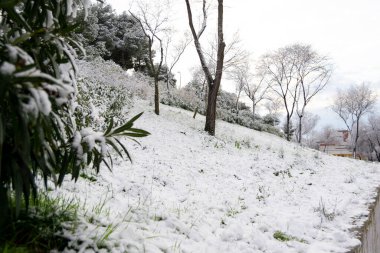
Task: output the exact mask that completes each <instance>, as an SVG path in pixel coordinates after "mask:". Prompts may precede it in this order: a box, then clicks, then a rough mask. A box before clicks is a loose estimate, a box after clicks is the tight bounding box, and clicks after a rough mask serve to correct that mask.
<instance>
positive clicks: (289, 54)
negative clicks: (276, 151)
mask: <svg viewBox="0 0 380 253" xmlns="http://www.w3.org/2000/svg"><path fill="white" fill-rule="evenodd" d="M296 53H297V52H296V51H295V48H294V47H292V46H287V47H284V48H280V49H278V50H277V51H275V52H273V53H269V54H266V55H264V56H263V57H262V58H261V60H260V64H259V67H258V68H259V70H260V72H261V73H263V74H265V76H266V77H265V78H266V81H267V82H268V83H269V85H270V88H271V90H272V91H273V92H274V93H275V94H276V95H278V97H280V98H281V100H282V103H283V107H284V109H285V111H286V120H285V123H284V129H288V130H287V131H286V132H285V135H286V139H287V140H288V141H290V140H291V131H290V129H291V118H292V116H293V114H294V111H295V107H296V104H297V100H298V95H299V85H300V82H299V81H298V80H297V78H296V71H297V54H296Z"/></svg>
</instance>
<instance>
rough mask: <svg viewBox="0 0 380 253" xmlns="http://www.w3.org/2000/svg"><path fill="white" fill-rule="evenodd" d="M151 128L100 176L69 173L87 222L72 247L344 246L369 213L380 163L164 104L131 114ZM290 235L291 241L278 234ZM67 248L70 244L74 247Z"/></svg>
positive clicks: (312, 251) (71, 191)
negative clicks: (208, 123) (212, 123)
mask: <svg viewBox="0 0 380 253" xmlns="http://www.w3.org/2000/svg"><path fill="white" fill-rule="evenodd" d="M140 111H145V113H144V115H143V116H142V118H140V119H139V120H138V122H137V123H136V125H137V127H140V128H142V129H145V130H148V131H149V132H151V133H152V135H151V136H149V137H147V138H144V139H141V140H139V141H140V143H141V146H139V145H137V144H135V143H133V142H127V141H126V142H125V143H127V146H128V148H129V150H130V152H131V154H132V157H133V164H132V165H131V164H130V162H126V161H122V160H121V159H118V160H116V164H115V167H114V169H113V172H112V173H111V172H109V171H108V170H107V169H106V168H105V167H104V168H103V169H102V170H101V173H100V175H98V177H97V181H96V182H90V181H89V180H86V179H80V180H79V181H78V182H77V183H76V184H74V183H73V182H71V181H69V180H68V181H67V182H66V183H65V184H64V186H63V188H61V189H59V190H58V192H57V193H54V194H59V195H64V196H72V197H75V198H77V200H78V201H79V202H80V203H81V204H80V205H81V209H80V212H81V217H82V218H81V222H80V223H79V224H78V225H77V226H76V227H75V228H68V229H67V231H66V232H65V233H66V236H67V237H70V238H71V239H72V240H73V241H72V242H71V245H70V247H69V248H68V249H67V250H66V251H67V252H74V251H77V250H80V251H81V252H93V251H97V252H130V253H133V252H167V253H169V252H197V253H199V252H210V253H211V252H273V253H275V252H278V253H286V252H308V253H321V252H346V251H347V249H349V248H350V247H352V246H355V245H357V244H358V243H359V241H358V240H357V239H355V238H354V236H353V235H352V234H351V233H350V232H349V231H350V229H351V228H352V227H353V225H352V224H353V219H355V220H356V221H357V222H356V225H357V226H359V225H360V224H361V223H362V222H363V221H364V220H365V218H366V215H368V211H367V206H368V203H370V202H371V201H373V198H374V197H375V195H376V187H377V186H379V184H380V166H379V165H378V164H373V163H368V162H363V161H354V160H352V159H345V158H337V157H331V156H327V155H325V154H323V153H320V152H317V151H315V150H310V149H304V148H300V147H299V146H297V145H295V144H292V143H288V142H286V141H285V140H283V139H280V138H278V137H276V136H273V135H270V134H267V133H262V132H256V131H254V130H251V129H247V128H244V127H240V126H237V125H232V124H229V123H225V122H221V121H218V122H217V128H216V132H217V135H216V137H211V136H209V135H208V134H206V133H205V132H203V131H202V129H203V125H204V117H202V116H198V117H197V119H195V120H194V119H193V118H192V113H191V112H187V111H183V110H181V109H177V108H172V107H167V106H163V105H161V115H160V116H156V115H155V114H153V113H152V112H151V111H152V108H151V107H149V106H148V104H147V102H139V103H137V105H136V106H135V107H134V108H133V109H132V112H131V115H135V114H136V113H137V112H140ZM276 231H281V232H280V233H278V232H277V234H286V238H287V239H290V240H288V241H280V240H278V239H275V238H274V234H275V233H276ZM70 249H71V250H70Z"/></svg>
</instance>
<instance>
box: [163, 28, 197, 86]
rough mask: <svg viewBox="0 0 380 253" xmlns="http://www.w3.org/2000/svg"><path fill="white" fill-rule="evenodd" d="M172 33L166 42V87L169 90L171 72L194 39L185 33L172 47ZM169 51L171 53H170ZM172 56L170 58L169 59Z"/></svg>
mask: <svg viewBox="0 0 380 253" xmlns="http://www.w3.org/2000/svg"><path fill="white" fill-rule="evenodd" d="M171 38H172V34H171V33H170V34H168V35H167V40H166V43H165V61H164V62H165V65H166V66H167V73H166V88H167V90H168V92H169V86H170V85H169V81H170V77H169V75H170V73H172V70H173V68H174V66H175V65H176V64H177V63H178V61H179V60H180V58H181V56H182V55H183V53H184V52H185V50H186V48H187V46H188V45H189V44H190V43H191V41H192V39H191V37H190V36H188V35H187V34H185V36H184V38H183V39H182V40H181V41H179V42H178V43H177V44H175V45H174V47H173V48H171V44H172V39H171ZM169 51H170V52H171V53H169ZM168 58H170V59H168Z"/></svg>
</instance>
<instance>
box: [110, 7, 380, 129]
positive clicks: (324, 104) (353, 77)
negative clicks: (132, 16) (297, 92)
mask: <svg viewBox="0 0 380 253" xmlns="http://www.w3.org/2000/svg"><path fill="white" fill-rule="evenodd" d="M209 1H210V0H209ZM130 2H132V1H130V0H123V1H121V0H108V3H110V4H111V5H112V6H113V8H114V9H116V11H117V12H118V13H120V12H122V11H124V10H128V9H129V4H130ZM174 2H175V5H174V17H173V19H174V20H175V27H176V28H177V29H178V30H182V31H181V32H179V33H178V36H181V34H183V30H185V29H188V23H187V16H186V6H185V1H184V0H174ZM210 2H216V0H212V1H210ZM224 6H225V17H224V25H225V37H226V38H228V36H229V35H230V36H231V35H232V34H233V33H234V32H235V31H239V34H240V38H241V40H242V42H243V44H244V46H245V48H246V49H247V50H249V51H250V52H252V54H253V56H254V57H259V56H260V55H262V54H263V53H266V52H268V51H271V50H275V49H277V48H279V47H283V46H286V45H288V44H292V43H295V42H300V43H306V44H311V45H312V47H313V49H314V50H316V51H317V52H319V53H320V54H324V55H328V56H329V57H330V58H331V59H332V62H333V63H334V73H333V76H332V78H331V81H330V83H329V86H328V87H327V89H326V90H325V91H323V92H322V93H321V94H320V95H319V96H317V97H316V98H315V100H314V101H313V104H312V105H311V107H310V109H311V111H312V112H313V113H318V114H320V116H321V118H322V120H321V123H322V125H323V124H326V123H333V124H335V125H337V122H338V119H337V117H336V116H335V115H334V113H333V112H332V111H331V109H328V107H329V105H330V104H331V101H332V99H333V97H334V94H335V93H336V90H337V88H338V87H341V88H344V87H345V86H349V85H351V84H356V83H361V82H363V81H366V82H370V83H372V85H373V87H374V88H375V89H378V90H380V28H379V25H380V0H286V1H285V0H224ZM194 11H196V10H194ZM215 15H216V12H215V11H212V13H211V17H210V20H209V26H208V29H207V30H206V32H209V33H214V30H215V29H212V26H213V25H214V23H215V22H214V21H215ZM198 64H199V60H198V58H197V55H196V51H195V49H194V48H193V47H189V48H188V49H187V52H186V54H185V56H184V57H183V58H182V59H181V61H180V62H179V63H178V65H177V67H176V68H175V72H176V73H178V72H181V77H182V86H183V85H185V84H186V83H187V82H188V81H189V79H190V69H191V68H192V67H194V66H197V65H198ZM178 75H179V74H177V78H178V79H179V77H178ZM225 83H226V84H224V85H223V84H222V87H223V88H224V89H226V90H229V91H233V89H234V88H233V85H232V84H230V83H228V82H225ZM379 95H380V92H379ZM321 114H323V115H321ZM322 116H323V117H322Z"/></svg>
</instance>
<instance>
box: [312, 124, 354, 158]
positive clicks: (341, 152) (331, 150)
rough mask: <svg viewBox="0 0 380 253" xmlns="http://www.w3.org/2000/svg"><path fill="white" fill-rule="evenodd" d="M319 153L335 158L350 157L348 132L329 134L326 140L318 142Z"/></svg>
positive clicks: (350, 149) (349, 136) (340, 131)
mask: <svg viewBox="0 0 380 253" xmlns="http://www.w3.org/2000/svg"><path fill="white" fill-rule="evenodd" d="M319 151H322V152H325V153H327V154H330V155H335V156H342V157H352V152H353V150H352V148H351V135H350V132H349V131H348V130H339V131H336V132H333V133H331V136H329V138H328V140H324V141H321V142H319Z"/></svg>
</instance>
